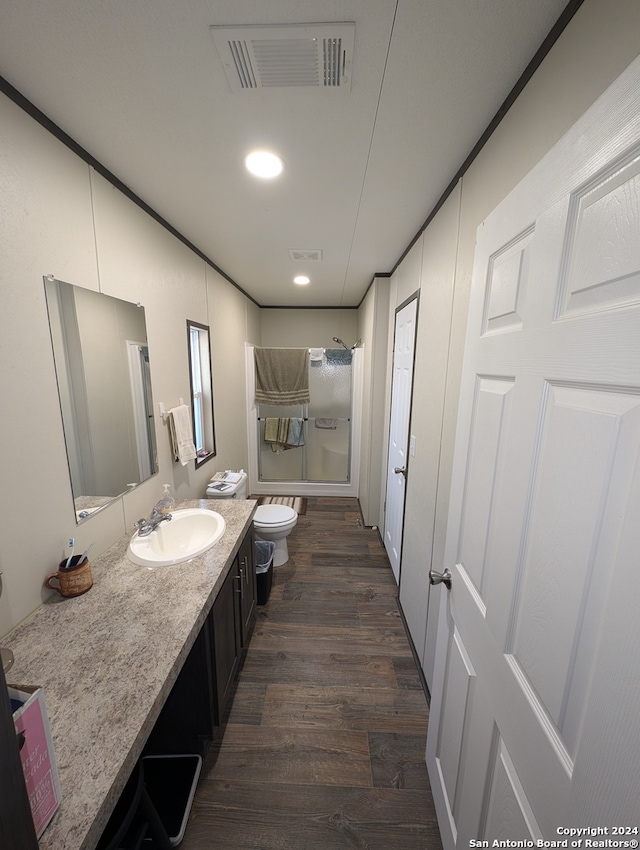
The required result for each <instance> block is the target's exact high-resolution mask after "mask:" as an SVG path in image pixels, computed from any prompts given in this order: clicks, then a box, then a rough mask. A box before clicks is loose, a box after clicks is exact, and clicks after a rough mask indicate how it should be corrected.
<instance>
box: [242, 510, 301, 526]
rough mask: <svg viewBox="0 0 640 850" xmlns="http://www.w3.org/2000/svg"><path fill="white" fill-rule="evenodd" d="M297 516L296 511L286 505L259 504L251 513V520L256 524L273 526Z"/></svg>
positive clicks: (283, 523)
mask: <svg viewBox="0 0 640 850" xmlns="http://www.w3.org/2000/svg"><path fill="white" fill-rule="evenodd" d="M297 518H298V515H297V513H296V512H295V511H294V509H293V508H290V507H289V506H288V505H260V506H259V507H258V508H256V512H255V514H254V515H253V522H254V525H256V526H263V527H265V528H273V527H274V526H278V525H285V524H286V523H289V522H291V521H292V520H293V519H297Z"/></svg>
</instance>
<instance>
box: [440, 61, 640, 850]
mask: <svg viewBox="0 0 640 850" xmlns="http://www.w3.org/2000/svg"><path fill="white" fill-rule="evenodd" d="M639 553H640V59H639V60H637V61H636V62H635V63H634V64H633V65H632V66H631V67H630V68H629V69H628V70H627V72H625V74H624V75H623V76H622V77H621V78H620V79H619V80H618V81H617V83H616V84H615V85H614V86H612V88H611V89H610V90H609V91H608V92H607V93H606V94H605V95H604V96H603V97H602V98H601V99H600V100H599V101H598V102H597V103H596V104H595V105H594V106H593V107H592V109H590V110H589V112H588V113H587V114H586V115H585V116H584V117H583V119H581V121H580V122H578V124H577V125H576V126H575V127H574V128H573V129H572V130H571V131H570V133H569V134H568V135H567V136H566V137H565V138H564V139H563V140H561V141H560V142H559V143H558V144H557V145H556V147H554V148H553V150H552V151H551V152H550V153H549V154H548V155H547V156H546V157H545V158H544V160H542V162H541V163H539V165H538V166H536V168H535V169H534V170H533V171H532V172H531V173H530V174H529V175H528V177H527V178H526V179H525V180H524V181H523V182H522V183H521V184H520V185H519V186H518V187H516V189H514V191H513V192H512V193H511V195H509V196H508V197H507V198H506V199H505V201H503V202H502V203H501V204H500V206H499V207H498V208H497V209H496V210H494V212H493V213H492V214H491V216H490V217H489V218H488V219H487V220H486V221H485V222H484V224H483V225H482V226H481V227H480V228H479V230H478V241H477V246H476V256H475V262H474V277H473V289H472V298H471V308H470V314H469V325H468V337H467V348H466V351H465V365H464V369H463V387H462V395H461V406H460V418H459V423H458V433H457V442H456V454H455V462H454V480H453V485H452V493H451V509H450V515H449V526H448V534H447V545H446V556H445V558H446V562H445V565H444V566H445V567H446V568H448V569H449V570H450V571H451V573H452V585H451V589H450V590H447V589H445V585H444V584H440V585H439V589H438V592H439V593H440V594H441V607H440V612H441V617H440V624H439V633H438V645H437V661H436V671H435V676H434V687H433V698H432V708H431V719H430V724H429V734H428V743H427V765H428V768H429V773H430V777H431V783H432V787H433V791H434V797H435V800H436V807H437V811H438V818H439V823H440V827H441V832H442V837H443V843H444V846H445V848H446V850H451V848H453V847H456V848H468V847H469V846H470V842H471V841H477V840H487V841H489V845H487V846H491V842H492V841H493V840H496V839H497V840H516V841H534V842H535V841H536V840H541V839H543V840H547V841H554V840H555V841H558V840H563V839H564V838H566V835H565V834H563V833H559V832H558V830H562V829H568V828H571V827H582V828H584V827H601V828H603V829H607V830H608V833H607V834H605V836H608V837H609V838H611V839H613V840H619V839H622V840H632V841H636V840H637V839H638V838H639V837H640V836H639V835H638V833H637V829H638V828H639V827H640V721H639V720H638V716H639V715H638V706H639V705H640V702H639V700H640V654H639V653H638V647H639V646H640V616H639V613H638V612H639V611H640V554H639ZM620 827H628V828H630V829H635V830H636V832H635V834H634V833H632V834H631V835H626V836H625V835H615V834H614V832H613V830H614V829H615V828H620ZM525 846H526V845H525ZM582 846H586V845H585V844H584V842H583V845H582ZM612 846H617V845H612ZM626 846H633V845H626ZM636 846H637V844H636ZM569 847H571V843H569Z"/></svg>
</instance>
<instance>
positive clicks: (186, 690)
mask: <svg viewBox="0 0 640 850" xmlns="http://www.w3.org/2000/svg"><path fill="white" fill-rule="evenodd" d="M255 611H256V570H255V562H254V552H253V534H252V532H249V533H248V534H247V535H246V536H245V538H244V539H243V541H242V543H241V545H240V548H239V550H238V554H237V555H236V557H235V558H234V561H233V564H232V565H231V569H230V570H229V572H228V573H227V576H226V578H225V580H224V582H223V583H222V586H221V588H220V590H219V591H218V595H217V596H216V599H215V601H214V603H213V606H212V608H211V611H210V613H209V615H208V617H207V619H206V620H205V622H204V625H203V627H202V629H201V631H200V634H199V635H198V637H197V638H196V641H195V643H194V645H193V648H192V650H191V652H190V653H189V656H188V658H187V660H186V661H185V663H184V666H183V668H182V671H181V672H180V675H179V676H178V679H177V680H176V683H175V685H174V687H173V689H172V691H171V693H170V694H169V697H168V698H167V701H166V703H165V705H164V707H163V709H162V712H161V714H160V717H159V718H158V720H157V722H156V724H155V726H154V729H153V731H152V732H151V735H150V736H149V739H148V741H147V745H146V747H145V752H147V753H151V752H158V753H200V754H201V755H204V752H205V751H206V748H207V744H208V742H209V741H210V740H212V738H213V736H214V734H215V728H216V726H221V725H222V723H223V719H224V714H225V711H226V709H227V708H228V705H229V702H230V698H231V694H232V693H233V686H234V683H235V680H236V676H237V674H238V667H239V666H240V662H241V660H242V655H243V652H244V651H245V649H246V647H247V646H248V643H249V639H250V637H251V630H252V628H253V623H254V620H255Z"/></svg>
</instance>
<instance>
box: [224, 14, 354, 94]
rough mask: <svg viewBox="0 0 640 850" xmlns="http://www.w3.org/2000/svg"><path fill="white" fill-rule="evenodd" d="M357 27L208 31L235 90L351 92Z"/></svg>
mask: <svg viewBox="0 0 640 850" xmlns="http://www.w3.org/2000/svg"><path fill="white" fill-rule="evenodd" d="M355 28H356V25H355V24H354V23H335V24H286V25H283V26H276V27H272V26H257V27H247V26H241V27H211V35H212V36H213V40H214V42H215V44H216V47H217V48H218V53H219V54H220V59H221V60H222V64H223V65H224V69H225V72H226V74H227V79H228V80H229V84H230V85H231V90H232V91H234V92H238V91H245V90H247V89H263V88H297V87H301V86H305V87H307V88H324V89H336V90H337V89H342V90H344V91H348V90H349V89H350V88H351V64H352V61H353V42H354V36H355Z"/></svg>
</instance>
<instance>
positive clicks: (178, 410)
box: [169, 404, 196, 466]
mask: <svg viewBox="0 0 640 850" xmlns="http://www.w3.org/2000/svg"><path fill="white" fill-rule="evenodd" d="M169 413H170V414H171V415H170V417H169V433H170V435H171V446H172V448H173V456H174V458H175V459H176V460H179V461H180V463H181V464H182V465H183V466H186V465H187V464H188V463H189V461H190V460H195V458H196V447H195V445H194V442H193V431H192V430H191V414H190V413H189V408H188V407H187V405H186V404H180V405H178V407H172V408H171V410H170V411H169Z"/></svg>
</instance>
